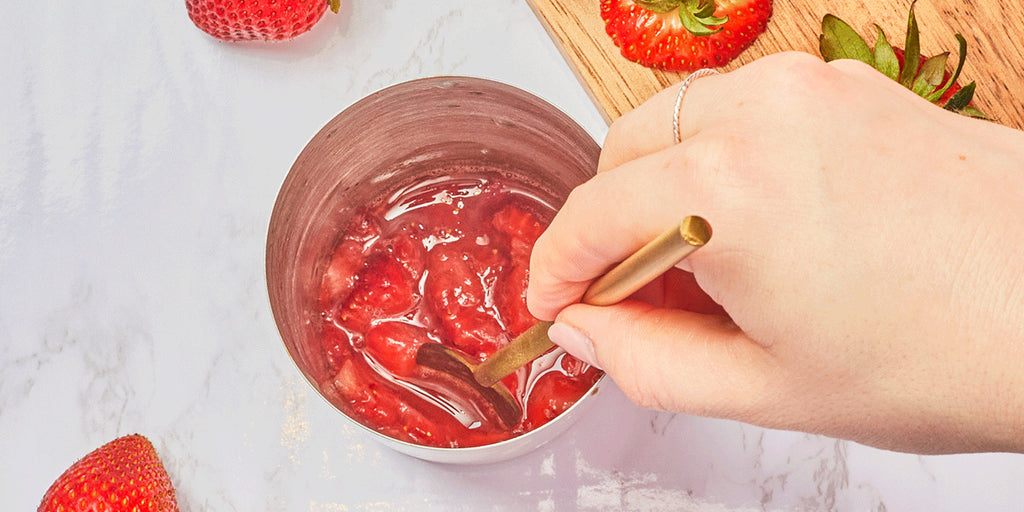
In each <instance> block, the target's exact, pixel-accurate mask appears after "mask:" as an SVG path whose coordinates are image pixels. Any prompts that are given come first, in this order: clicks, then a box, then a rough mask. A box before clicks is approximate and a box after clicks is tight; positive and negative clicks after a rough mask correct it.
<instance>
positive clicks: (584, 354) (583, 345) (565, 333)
mask: <svg viewBox="0 0 1024 512" xmlns="http://www.w3.org/2000/svg"><path fill="white" fill-rule="evenodd" d="M548 338H549V339H550V340H551V342H552V343H554V344H555V345H558V346H559V347H562V348H564V349H565V351H566V352H568V353H570V354H572V355H573V357H575V358H577V359H579V360H580V361H583V362H584V363H587V364H589V365H590V366H593V367H595V368H598V369H600V368H601V366H600V365H598V364H597V352H595V351H594V342H593V341H591V340H590V337H588V336H587V335H586V334H584V333H583V331H581V330H579V329H577V328H575V327H573V326H571V325H568V324H563V323H560V322H555V323H554V324H552V325H551V327H549V328H548Z"/></svg>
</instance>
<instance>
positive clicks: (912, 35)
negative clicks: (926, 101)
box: [900, 0, 921, 90]
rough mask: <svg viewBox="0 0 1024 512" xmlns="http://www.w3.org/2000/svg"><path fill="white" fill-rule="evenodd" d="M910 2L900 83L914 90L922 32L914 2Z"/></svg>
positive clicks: (919, 58)
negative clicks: (915, 12)
mask: <svg viewBox="0 0 1024 512" xmlns="http://www.w3.org/2000/svg"><path fill="white" fill-rule="evenodd" d="M915 3H917V2H916V0H915V1H914V2H911V3H910V16H909V17H908V18H907V40H906V44H905V45H904V46H903V50H904V52H905V53H904V55H903V71H902V72H900V83H901V84H903V87H906V88H907V89H911V90H913V88H914V77H916V76H917V66H918V62H919V61H920V60H921V42H920V34H919V32H918V30H917V18H916V17H915V16H914V4H915Z"/></svg>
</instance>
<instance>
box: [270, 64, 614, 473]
mask: <svg viewBox="0 0 1024 512" xmlns="http://www.w3.org/2000/svg"><path fill="white" fill-rule="evenodd" d="M599 151H600V149H599V147H598V145H597V144H596V143H595V142H594V140H593V139H592V138H591V137H590V136H589V135H588V134H587V133H586V131H585V130H583V129H582V128H581V127H580V126H579V125H577V124H576V123H575V122H574V121H573V120H572V119H570V118H569V117H568V116H566V115H565V114H564V113H562V112H561V111H559V110H558V109H556V108H555V107H553V106H552V105H550V104H548V103H547V102H545V101H543V100H541V99H540V98H537V97H536V96H533V95H531V94H529V93H526V92H524V91H522V90H519V89H516V88H514V87H511V86H509V85H505V84H501V83H498V82H493V81H489V80H483V79H479V78H467V77H434V78H425V79H420V80H414V81H410V82H405V83H402V84H399V85H395V86H392V87H389V88H387V89H384V90H381V91H378V92H376V93H374V94H371V95H370V96H367V97H365V98H363V99H362V100H360V101H358V102H356V103H355V104H353V105H352V106H350V107H349V108H347V109H345V110H344V111H343V112H341V113H340V114H339V115H338V116H336V117H335V118H334V119H332V120H331V121H330V122H328V123H327V125H326V126H324V127H323V129H321V130H320V132H318V133H317V134H316V136H314V137H313V139H312V140H311V141H310V142H309V144H308V145H307V146H306V147H305V149H303V151H302V153H301V154H300V155H299V156H298V158H297V159H296V161H295V163H294V164H293V165H292V168H291V170H290V172H289V173H288V176H287V178H286V179H285V181H284V184H283V185H282V186H281V190H280V192H279V194H278V197H277V202H276V203H275V205H274V211H273V214H272V216H271V219H270V228H269V232H268V236H267V253H266V272H267V276H266V277H267V288H268V291H269V294H270V305H271V308H272V310H273V313H274V319H275V321H276V322H277V327H278V330H279V331H280V334H281V337H282V339H283V341H284V345H285V348H286V349H287V351H288V354H289V355H290V356H291V358H292V360H293V361H294V362H295V364H296V366H297V367H298V369H299V371H301V372H302V374H303V375H304V376H305V377H306V379H307V381H309V383H310V384H311V385H313V387H314V389H316V390H317V392H318V393H320V388H319V385H318V384H317V382H318V377H323V375H318V372H319V373H323V370H322V368H324V364H323V361H322V358H323V355H322V354H321V352H320V350H319V342H318V341H317V340H319V336H318V333H317V332H316V325H317V323H316V319H317V317H318V316H319V313H318V311H317V308H316V297H317V293H318V288H319V285H320V281H319V277H320V276H321V274H322V272H323V268H324V266H325V265H326V264H327V255H329V253H330V250H331V248H332V245H333V244H334V243H335V241H336V240H337V238H338V236H339V230H341V229H343V228H344V227H345V226H347V224H348V222H347V221H348V219H349V218H350V217H351V215H352V214H353V213H354V212H355V211H356V210H357V209H358V208H359V207H361V206H363V205H364V204H366V203H367V202H368V201H370V200H372V199H374V198H376V197H379V196H380V195H381V194H382V193H384V192H387V191H389V190H390V189H394V188H397V187H399V186H402V185H403V184H407V183H408V182H409V181H411V180H413V179H416V178H421V177H423V176H425V175H429V173H431V172H435V171H436V170H437V169H440V168H444V167H446V166H451V165H459V166H465V165H480V166H483V167H486V168H489V169H500V170H502V171H503V172H507V173H508V174H509V175H510V176H512V177H513V179H516V180H519V181H521V182H523V183H527V184H529V185H530V186H532V187H534V188H535V190H536V191H537V192H538V193H539V194H546V195H547V197H544V199H545V200H547V201H548V202H550V203H551V204H553V205H556V206H560V205H561V204H562V203H563V202H564V201H565V199H566V197H568V194H569V192H570V191H571V190H572V189H573V188H574V187H575V186H576V185H578V184H580V183H582V182H584V181H586V180H587V179H588V178H590V177H591V176H592V175H593V174H594V172H595V169H597V159H598V154H599ZM600 384H601V380H600V379H599V380H598V382H597V383H595V384H594V386H593V387H592V388H591V389H590V390H589V391H588V392H587V393H586V394H584V395H583V397H582V398H581V399H580V400H579V401H578V402H577V403H576V404H574V405H573V406H572V407H571V408H570V409H569V410H567V411H565V412H564V413H563V414H561V415H560V416H558V417H557V418H555V419H553V420H552V421H550V422H548V423H547V424H545V425H543V426H541V427H540V428H537V429H535V430H532V431H529V432H527V433H525V434H523V435H520V436H518V437H514V438H512V439H508V440H505V441H501V442H498V443H494V444H490V445H485V446H476V447H467V448H435V447H427V446H420V445H416V444H412V443H408V442H405V441H400V440H396V439H394V438H391V437H388V436H386V435H384V434H382V433H379V432H377V431H375V430H373V429H370V428H368V427H364V426H363V425H362V424H361V423H359V422H358V421H356V420H354V419H352V418H350V417H348V416H347V415H346V417H347V418H348V419H350V420H352V421H353V422H354V423H356V424H358V425H360V426H361V427H362V428H363V429H365V431H366V432H368V433H369V435H371V436H373V437H374V438H376V439H377V440H378V441H380V442H382V443H384V444H385V445H387V446H389V447H391V448H393V449H395V450H397V451H399V452H402V453H406V454H409V455H412V456H414V457H418V458H421V459H426V460H431V461H437V462H448V463H485V462H495V461H499V460H503V459H507V458H510V457H514V456H517V455H520V454H523V453H525V452H527V451H530V450H533V449H535V448H537V447H538V446H540V445H542V444H544V443H545V442H547V441H549V440H550V439H552V438H554V437H555V436H556V435H558V434H559V433H561V432H563V431H564V430H565V429H566V428H567V427H568V426H569V425H570V424H571V423H572V422H573V421H574V420H575V419H576V418H577V417H578V416H579V414H580V412H581V410H582V409H583V407H584V406H585V403H586V402H590V401H592V397H593V395H595V394H596V393H597V390H598V388H599V386H600ZM321 396H323V395H322V394H321ZM325 400H326V397H325ZM332 407H333V404H332ZM339 411H340V409H339ZM342 413H343V414H344V412H343V411H342Z"/></svg>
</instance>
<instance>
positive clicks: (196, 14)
mask: <svg viewBox="0 0 1024 512" xmlns="http://www.w3.org/2000/svg"><path fill="white" fill-rule="evenodd" d="M328 3H329V4H330V6H331V10H332V11H333V12H335V13H337V12H338V10H339V9H340V8H341V0H329V1H328V0H185V8H186V9H188V16H189V18H192V22H193V23H195V24H196V26H197V27H199V28H200V29H202V30H203V32H206V33H207V34H210V35H211V36H213V37H216V38H217V39H221V40H224V41H248V40H265V41H280V40H283V39H291V38H293V37H295V36H297V35H299V34H304V33H306V32H307V31H309V29H310V28H312V27H313V25H315V24H316V22H318V21H320V18H321V17H323V15H324V11H325V10H327V5H328Z"/></svg>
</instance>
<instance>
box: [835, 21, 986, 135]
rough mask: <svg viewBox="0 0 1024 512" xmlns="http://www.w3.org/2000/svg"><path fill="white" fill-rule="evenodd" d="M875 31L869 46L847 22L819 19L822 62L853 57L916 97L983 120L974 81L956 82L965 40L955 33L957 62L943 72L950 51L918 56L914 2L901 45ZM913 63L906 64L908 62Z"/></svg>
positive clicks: (876, 27) (919, 49)
mask: <svg viewBox="0 0 1024 512" xmlns="http://www.w3.org/2000/svg"><path fill="white" fill-rule="evenodd" d="M875 30H877V31H878V36H877V39H876V40H875V45H874V47H871V46H869V45H868V43H867V42H866V41H864V39H863V38H862V37H861V36H860V35H859V34H857V32H856V31H855V30H853V28H852V27H850V25H849V24H847V23H846V22H845V21H843V20H841V19H839V18H838V17H836V16H834V15H832V14H826V15H825V17H824V18H822V20H821V35H820V36H818V41H819V51H820V52H821V56H822V58H824V59H825V62H829V61H833V60H836V59H856V60H859V61H861V62H864V63H866V64H868V65H869V66H872V67H874V68H875V69H877V70H878V71H880V72H881V73H882V74H884V75H885V76H888V77H889V78H891V79H893V80H895V81H897V82H899V83H900V84H902V85H903V86H904V87H906V88H907V89H910V90H911V91H914V92H915V93H916V94H917V95H918V96H921V97H922V98H925V99H927V100H928V101H930V102H932V103H935V104H937V105H940V106H942V107H944V108H946V109H947V110H951V111H953V112H958V113H960V114H963V115H966V116H970V117H977V118H982V119H986V118H987V117H986V116H985V114H984V113H983V112H981V111H980V110H978V109H977V108H975V107H974V105H972V104H971V101H972V100H973V98H974V87H975V85H974V82H971V83H969V84H967V85H965V86H963V87H962V88H961V87H960V85H959V84H957V83H956V81H957V79H958V78H959V77H960V71H961V70H962V69H963V67H964V61H965V60H966V58H967V40H965V39H964V37H963V36H962V35H960V34H956V40H957V42H958V43H959V52H958V53H959V62H957V66H956V70H955V71H953V72H952V73H950V72H948V71H946V60H947V59H948V57H949V52H944V53H940V54H938V55H934V56H932V57H925V56H923V55H921V47H920V41H919V32H918V28H917V19H916V18H915V17H914V4H913V3H911V4H910V15H909V16H908V19H907V34H906V39H905V43H904V48H894V47H893V46H892V45H891V44H890V43H889V41H888V40H887V39H886V37H885V33H884V32H883V31H882V28H881V27H879V26H878V25H875ZM908 61H909V62H913V63H916V65H915V66H908V65H906V63H907V62H908Z"/></svg>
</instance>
